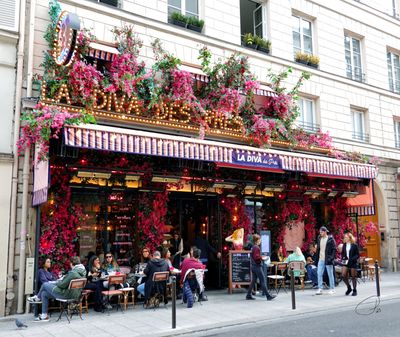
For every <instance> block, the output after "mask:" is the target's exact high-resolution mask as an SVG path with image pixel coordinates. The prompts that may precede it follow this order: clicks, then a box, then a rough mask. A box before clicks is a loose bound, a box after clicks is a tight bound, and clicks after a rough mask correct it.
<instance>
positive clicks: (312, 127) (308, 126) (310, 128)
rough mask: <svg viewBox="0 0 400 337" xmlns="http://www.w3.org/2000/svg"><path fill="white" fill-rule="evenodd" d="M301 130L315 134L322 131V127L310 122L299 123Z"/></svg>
mask: <svg viewBox="0 0 400 337" xmlns="http://www.w3.org/2000/svg"><path fill="white" fill-rule="evenodd" d="M297 125H298V126H299V128H302V129H303V130H304V131H306V132H310V133H314V132H317V131H318V130H319V129H321V125H319V124H317V123H309V122H297Z"/></svg>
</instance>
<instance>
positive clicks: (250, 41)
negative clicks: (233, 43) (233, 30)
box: [243, 33, 254, 45]
mask: <svg viewBox="0 0 400 337" xmlns="http://www.w3.org/2000/svg"><path fill="white" fill-rule="evenodd" d="M243 42H244V43H245V44H246V45H252V44H253V43H254V35H253V34H251V33H247V34H244V35H243Z"/></svg>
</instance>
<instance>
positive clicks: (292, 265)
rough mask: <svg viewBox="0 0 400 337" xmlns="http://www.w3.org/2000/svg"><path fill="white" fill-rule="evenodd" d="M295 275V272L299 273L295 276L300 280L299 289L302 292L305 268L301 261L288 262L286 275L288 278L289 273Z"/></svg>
mask: <svg viewBox="0 0 400 337" xmlns="http://www.w3.org/2000/svg"><path fill="white" fill-rule="evenodd" d="M292 272H293V273H294V274H296V272H299V276H295V277H294V278H295V280H296V278H298V279H299V280H300V289H301V290H303V291H304V278H305V275H306V268H305V263H304V262H303V261H292V262H289V266H288V275H289V276H290V275H291V273H292Z"/></svg>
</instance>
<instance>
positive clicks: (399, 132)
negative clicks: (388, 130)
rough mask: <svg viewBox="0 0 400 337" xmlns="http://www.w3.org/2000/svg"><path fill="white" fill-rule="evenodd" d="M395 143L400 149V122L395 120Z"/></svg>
mask: <svg viewBox="0 0 400 337" xmlns="http://www.w3.org/2000/svg"><path fill="white" fill-rule="evenodd" d="M394 137H395V139H394V143H395V146H396V147H397V148H400V120H396V119H395V120H394Z"/></svg>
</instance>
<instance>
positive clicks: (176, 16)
mask: <svg viewBox="0 0 400 337" xmlns="http://www.w3.org/2000/svg"><path fill="white" fill-rule="evenodd" d="M171 19H172V20H176V21H181V22H185V23H187V22H188V17H187V16H186V15H183V14H181V13H180V12H173V13H172V14H171Z"/></svg>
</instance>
